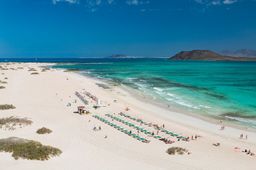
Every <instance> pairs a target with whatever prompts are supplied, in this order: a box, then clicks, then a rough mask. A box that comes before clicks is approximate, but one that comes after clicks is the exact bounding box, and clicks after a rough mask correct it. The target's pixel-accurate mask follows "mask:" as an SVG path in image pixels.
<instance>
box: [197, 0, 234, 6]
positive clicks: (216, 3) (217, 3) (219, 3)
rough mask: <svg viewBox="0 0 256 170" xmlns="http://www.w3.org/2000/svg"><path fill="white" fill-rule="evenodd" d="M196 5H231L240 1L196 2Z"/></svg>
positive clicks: (214, 0) (205, 0)
mask: <svg viewBox="0 0 256 170" xmlns="http://www.w3.org/2000/svg"><path fill="white" fill-rule="evenodd" d="M194 1H195V2H196V3H199V4H203V5H231V4H234V3H236V2H238V0H194Z"/></svg>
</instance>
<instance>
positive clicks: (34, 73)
mask: <svg viewBox="0 0 256 170" xmlns="http://www.w3.org/2000/svg"><path fill="white" fill-rule="evenodd" d="M36 74H39V73H38V72H33V73H31V75H36Z"/></svg>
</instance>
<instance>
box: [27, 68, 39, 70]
mask: <svg viewBox="0 0 256 170" xmlns="http://www.w3.org/2000/svg"><path fill="white" fill-rule="evenodd" d="M28 71H37V70H36V69H34V68H29V69H28Z"/></svg>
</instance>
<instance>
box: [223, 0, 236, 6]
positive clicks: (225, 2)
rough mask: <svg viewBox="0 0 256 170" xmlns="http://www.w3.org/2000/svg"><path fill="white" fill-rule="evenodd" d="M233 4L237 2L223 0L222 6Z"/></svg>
mask: <svg viewBox="0 0 256 170" xmlns="http://www.w3.org/2000/svg"><path fill="white" fill-rule="evenodd" d="M235 2H237V0H224V1H223V4H227V5H228V4H233V3H235Z"/></svg>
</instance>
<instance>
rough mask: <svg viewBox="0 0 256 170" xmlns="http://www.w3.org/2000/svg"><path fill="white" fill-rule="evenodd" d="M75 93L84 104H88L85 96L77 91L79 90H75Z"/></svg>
mask: <svg viewBox="0 0 256 170" xmlns="http://www.w3.org/2000/svg"><path fill="white" fill-rule="evenodd" d="M75 95H76V96H77V97H78V98H79V99H80V100H81V101H82V102H83V103H84V104H85V105H87V104H88V101H87V100H85V98H84V97H83V96H82V95H81V94H80V93H79V92H75Z"/></svg>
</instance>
